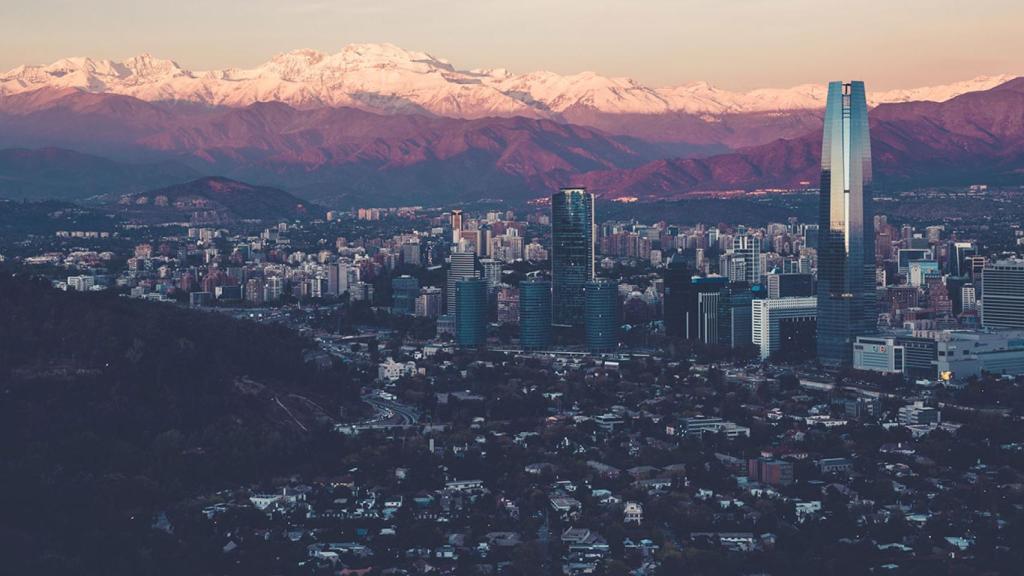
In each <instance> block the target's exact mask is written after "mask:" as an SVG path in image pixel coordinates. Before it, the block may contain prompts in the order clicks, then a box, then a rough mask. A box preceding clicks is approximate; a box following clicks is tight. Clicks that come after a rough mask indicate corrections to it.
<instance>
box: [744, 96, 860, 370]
mask: <svg viewBox="0 0 1024 576" xmlns="http://www.w3.org/2000/svg"><path fill="white" fill-rule="evenodd" d="M871 183H872V174H871V140H870V137H869V135H868V107H867V100H866V97H865V94H864V83H863V82H859V81H855V82H850V83H843V82H830V83H829V86H828V99H827V102H826V106H825V126H824V133H823V137H822V147H821V187H820V201H819V214H820V216H819V227H820V229H819V238H818V244H819V246H818V303H817V336H818V337H817V351H818V360H819V361H820V362H822V363H823V364H826V365H831V366H838V365H842V364H846V365H849V364H851V363H852V361H853V341H854V338H856V337H857V336H860V335H866V334H871V333H873V332H874V331H875V327H876V323H877V314H876V311H875V230H874V225H873V222H874V212H873V207H872V188H871ZM769 302H770V300H769ZM755 314H756V311H755ZM754 337H755V338H757V337H758V336H757V333H756V332H755V335H754Z"/></svg>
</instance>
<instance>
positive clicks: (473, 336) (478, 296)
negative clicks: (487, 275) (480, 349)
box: [455, 278, 487, 347]
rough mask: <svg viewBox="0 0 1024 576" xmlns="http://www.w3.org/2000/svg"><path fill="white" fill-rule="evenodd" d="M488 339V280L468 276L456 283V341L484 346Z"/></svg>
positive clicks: (469, 345)
mask: <svg viewBox="0 0 1024 576" xmlns="http://www.w3.org/2000/svg"><path fill="white" fill-rule="evenodd" d="M486 341H487V282H484V280H483V279H482V278H467V279H465V280H459V281H458V282H456V283H455V342H456V344H458V345H459V346H467V347H476V346H483V345H484V343H485V342H486Z"/></svg>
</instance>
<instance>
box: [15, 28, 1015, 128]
mask: <svg viewBox="0 0 1024 576" xmlns="http://www.w3.org/2000/svg"><path fill="white" fill-rule="evenodd" d="M1014 77H1015V76H1014V75H1009V74H1008V75H1000V76H982V77H978V78H974V79H972V80H966V81H963V82H956V83H953V84H947V85H943V86H930V87H924V88H914V89H904V90H892V91H888V92H874V93H872V94H871V97H870V103H871V104H872V105H877V104H881V103H891V102H908V101H915V100H930V101H936V102H942V101H946V100H949V99H950V98H953V97H955V96H958V95H960V94H963V93H966V92H973V91H978V90H986V89H988V88H992V87H994V86H997V85H999V84H1002V83H1004V82H1006V81H1009V80H1011V79H1012V78H1014ZM41 88H59V89H68V88H71V89H77V90H83V91H87V92H94V93H111V94H122V95H128V96H132V97H135V98H138V99H141V100H145V101H151V102H155V101H185V102H195V103H202V104H207V105H216V106H231V107H238V106H247V105H249V104H253V103H256V102H269V101H278V102H284V103H287V104H289V105H291V106H294V107H299V108H312V107H320V106H332V107H339V106H346V107H353V108H359V109H362V110H367V111H372V112H378V113H427V114H433V115H437V116H445V117H453V118H483V117H490V116H505V117H508V116H526V117H532V118H556V119H557V118H559V117H561V116H562V115H563V114H565V113H567V112H574V111H580V110H589V111H595V112H599V113H604V114H664V113H676V112H682V113H688V114H693V115H698V116H705V117H706V116H712V117H713V116H722V115H727V114H744V113H752V112H781V111H797V110H816V109H820V108H823V107H824V105H825V89H826V87H825V85H824V84H804V85H800V86H794V87H792V88H785V89H775V88H765V89H757V90H751V91H749V92H734V91H728V90H721V89H718V88H715V87H714V86H712V85H710V84H708V83H706V82H695V83H691V84H686V85H682V86H674V87H667V88H652V87H649V86H645V85H643V84H641V83H639V82H637V81H635V80H632V79H629V78H612V77H606V76H601V75H599V74H595V73H593V72H582V73H579V74H573V75H560V74H556V73H553V72H532V73H527V74H513V73H511V72H509V71H507V70H504V69H488V70H461V69H458V68H456V67H455V66H453V65H452V64H451V63H449V62H448V61H446V60H443V59H440V58H436V57H434V56H431V55H430V54H426V53H424V52H414V51H408V50H404V49H402V48H399V47H398V46H394V45H392V44H351V45H348V46H346V47H345V48H344V49H342V50H341V51H340V52H338V53H336V54H325V53H322V52H317V51H314V50H296V51H292V52H288V53H285V54H280V55H278V56H275V57H274V58H272V59H271V60H270V61H268V62H266V63H264V64H262V65H260V66H257V67H255V68H250V69H239V68H228V69H223V70H210V71H191V70H186V69H184V68H182V67H181V66H179V65H178V64H177V63H175V62H173V61H171V60H163V59H158V58H154V57H152V56H150V55H148V54H143V55H141V56H136V57H134V58H129V59H128V60H125V61H123V62H115V61H111V60H94V59H91V58H65V59H62V60H58V61H57V62H54V63H52V64H49V65H46V66H19V67H17V68H15V69H13V70H11V71H9V72H6V73H3V74H0V98H2V97H4V96H10V95H14V94H19V93H24V92H29V91H33V90H38V89H41Z"/></svg>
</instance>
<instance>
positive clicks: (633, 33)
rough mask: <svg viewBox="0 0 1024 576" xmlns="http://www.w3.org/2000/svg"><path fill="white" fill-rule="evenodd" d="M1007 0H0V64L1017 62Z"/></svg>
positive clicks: (906, 83) (720, 78) (884, 75)
mask: <svg viewBox="0 0 1024 576" xmlns="http://www.w3.org/2000/svg"><path fill="white" fill-rule="evenodd" d="M1022 22H1024V2H1021V0H975V1H972V2H963V1H962V0H893V1H889V2H881V1H873V0H864V1H860V2H857V1H849V2H840V1H837V0H830V1H820V0H548V1H538V0H375V1H371V0H292V1H290V2H275V1H271V0H173V1H169V2H168V1H161V2H157V1H154V0H134V1H131V0H94V1H82V0H31V1H30V0H2V1H0V71H6V70H8V69H10V68H13V67H15V66H17V65H19V64H25V63H29V64H45V63H49V62H52V61H54V60H56V59H58V58H61V57H64V56H93V57H100V58H112V59H123V58H126V57H129V56H132V55H135V54H138V53H141V52H144V51H148V52H150V53H152V54H153V55H155V56H158V57H163V58H173V59H175V60H177V61H178V62H179V63H180V64H181V65H182V66H184V67H186V68H191V69H206V68H222V67H229V66H237V67H247V66H252V65H255V64H258V63H260V62H262V61H265V60H267V59H268V58H270V57H271V56H273V55H274V54H276V53H279V52H284V51H288V50H292V49H296V48H315V49H318V50H321V51H325V52H335V51H337V50H339V49H340V48H341V47H342V46H344V45H345V44H348V43H350V42H392V43H394V44H397V45H399V46H401V47H403V48H407V49H410V50H422V51H425V52H429V53H431V54H433V55H435V56H438V57H442V58H446V59H448V60H450V61H451V62H452V63H453V64H455V65H456V66H457V67H460V68H478V67H480V68H484V67H489V68H493V67H505V68H509V69H511V70H512V71H514V72H529V71H533V70H541V69H547V70H553V71H555V72H559V73H574V72H580V71H583V70H594V71H596V72H599V73H601V74H606V75H615V76H619V75H624V76H631V77H634V78H636V79H638V80H640V81H642V82H644V83H647V84H650V85H653V86H665V85H672V84H680V83H685V82H689V81H693V80H708V81H710V82H712V83H714V84H716V85H719V86H721V87H723V88H732V89H743V88H753V87H764V86H777V87H784V86H790V85H794V84H799V83H803V82H821V81H824V80H828V79H832V78H840V77H842V78H854V77H856V78H863V79H864V80H866V81H868V82H869V83H870V84H871V86H872V87H873V88H874V89H888V88H900V87H913V86H920V85H927V84H938V83H944V82H948V81H952V80H962V79H967V78H971V77H974V76H977V75H983V74H998V73H1007V72H1011V73H1017V72H1024V34H1021V33H1020V26H1021V23H1022Z"/></svg>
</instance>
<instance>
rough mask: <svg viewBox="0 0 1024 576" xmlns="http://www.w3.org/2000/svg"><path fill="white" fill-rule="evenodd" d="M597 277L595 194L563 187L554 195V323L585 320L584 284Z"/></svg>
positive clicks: (552, 263)
mask: <svg viewBox="0 0 1024 576" xmlns="http://www.w3.org/2000/svg"><path fill="white" fill-rule="evenodd" d="M593 279H594V196H593V195H592V194H590V193H588V192H587V191H586V190H584V189H583V188H563V189H562V190H560V191H558V192H557V193H556V194H554V195H552V196H551V287H552V306H553V313H554V316H553V317H554V322H555V323H556V324H562V325H569V326H580V325H582V324H583V323H584V318H583V309H584V295H583V287H584V285H586V283H587V282H589V281H591V280H593Z"/></svg>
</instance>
